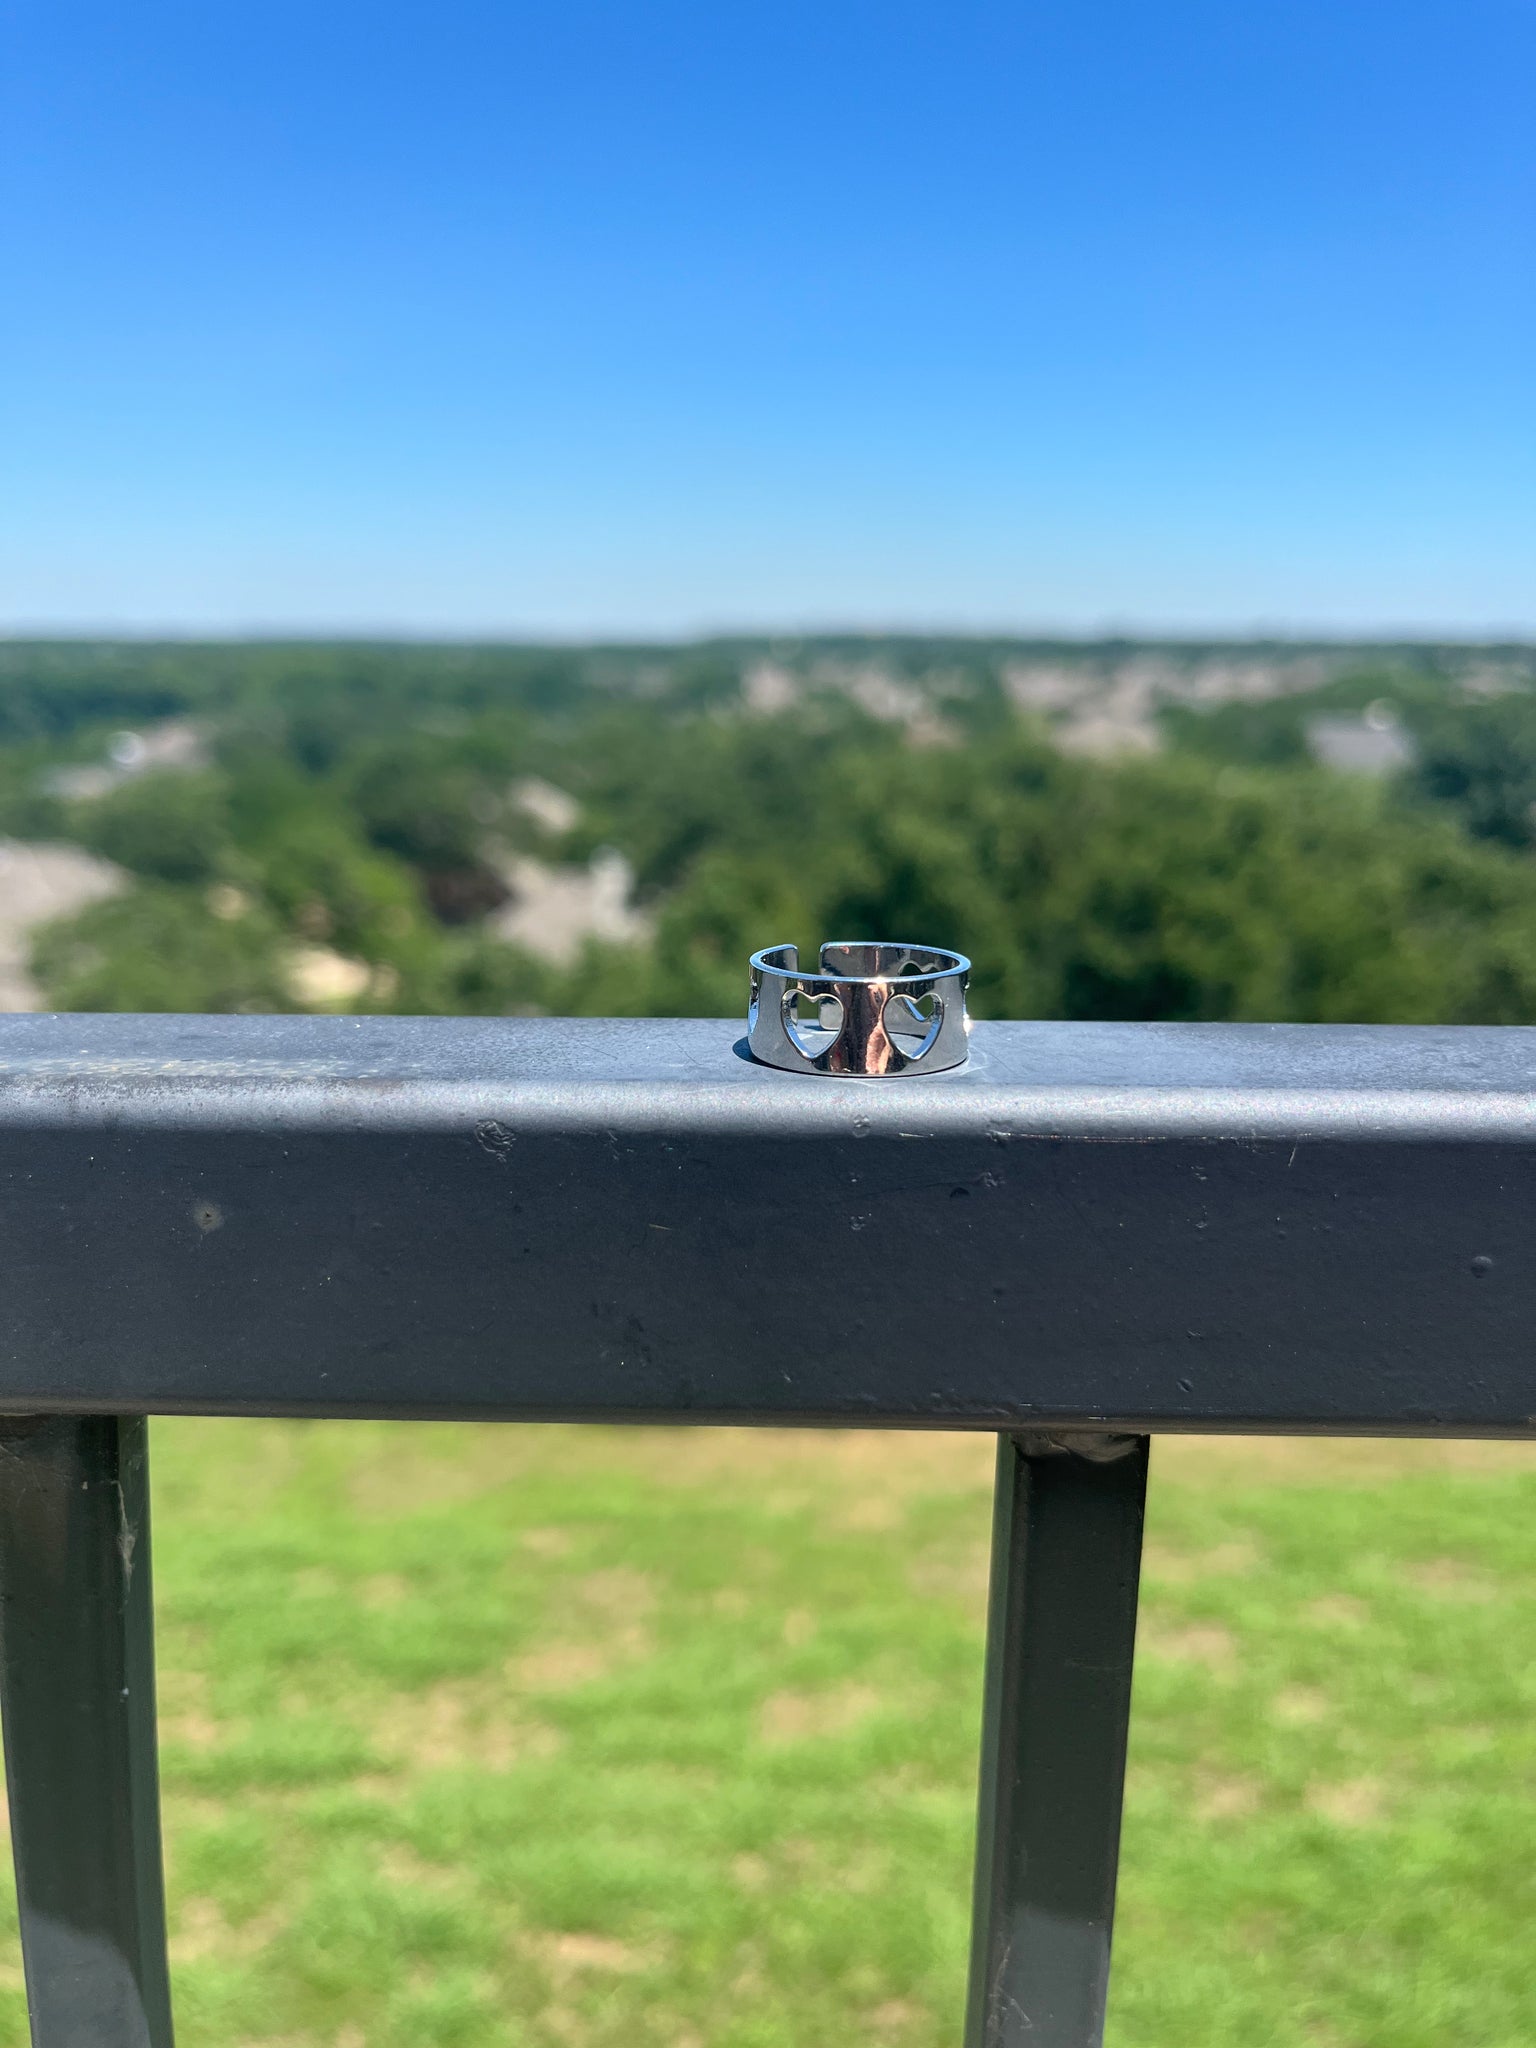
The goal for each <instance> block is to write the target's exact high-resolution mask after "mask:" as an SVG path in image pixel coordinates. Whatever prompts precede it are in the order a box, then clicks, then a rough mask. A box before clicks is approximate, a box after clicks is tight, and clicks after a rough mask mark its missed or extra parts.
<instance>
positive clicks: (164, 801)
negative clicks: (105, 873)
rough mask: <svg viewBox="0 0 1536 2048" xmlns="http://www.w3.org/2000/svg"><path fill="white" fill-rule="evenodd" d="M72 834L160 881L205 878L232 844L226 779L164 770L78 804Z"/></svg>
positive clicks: (109, 857)
mask: <svg viewBox="0 0 1536 2048" xmlns="http://www.w3.org/2000/svg"><path fill="white" fill-rule="evenodd" d="M70 824H71V828H72V836H73V837H74V838H76V839H78V840H79V841H80V843H81V844H82V845H83V846H88V847H90V849H91V850H92V852H94V853H99V854H103V855H105V857H106V858H107V859H108V860H114V861H116V862H117V863H118V864H119V865H120V866H122V867H125V868H130V869H132V871H133V872H134V873H135V874H139V875H148V876H150V877H152V878H153V879H154V880H156V881H161V882H204V881H208V880H209V879H211V877H212V876H214V875H215V874H217V873H218V872H219V869H220V868H221V866H222V865H223V864H224V862H225V859H226V856H227V854H228V852H229V849H230V828H229V810H228V802H227V795H226V791H225V788H224V784H223V782H222V780H221V779H220V778H219V777H217V776H212V775H186V774H176V773H172V772H171V771H169V770H165V769H162V770H161V771H160V772H159V773H157V774H152V775H143V776H140V777H138V778H137V779H136V780H134V781H132V782H127V783H124V784H123V786H122V787H121V788H120V789H115V790H113V791H112V793H111V794H110V795H109V796H103V797H98V798H96V799H95V800H94V801H92V802H89V803H81V804H78V805H76V806H75V807H74V810H73V813H72V814H71V818H70Z"/></svg>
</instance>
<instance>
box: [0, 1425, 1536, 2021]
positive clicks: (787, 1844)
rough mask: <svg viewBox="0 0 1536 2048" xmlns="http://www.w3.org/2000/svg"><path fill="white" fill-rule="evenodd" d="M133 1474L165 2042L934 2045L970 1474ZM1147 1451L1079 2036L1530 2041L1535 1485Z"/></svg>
mask: <svg viewBox="0 0 1536 2048" xmlns="http://www.w3.org/2000/svg"><path fill="white" fill-rule="evenodd" d="M153 1455H154V1463H155V1472H156V1497H155V1513H156V1517H157V1526H156V1556H155V1568H156V1574H157V1581H158V1602H159V1656H160V1667H161V1712H162V1724H163V1768H164V1780H165V1811H166V1824H167V1834H168V1844H167V1849H168V1862H169V1881H170V1894H171V1914H172V1927H173V1954H174V1957H175V1969H176V1979H175V1981H176V1996H177V2006H178V2020H179V2038H180V2041H181V2043H182V2044H183V2048H215V2044H217V2048H234V2044H241V2048H254V2044H257V2043H264V2044H271V2048H278V2044H281V2048H322V2044H324V2048H456V2044H461V2043H463V2044H474V2048H510V2044H514V2043H516V2044H519V2048H523V2044H526V2048H610V2044H611V2048H620V2044H623V2048H650V2044H655V2048H662V2044H665V2048H690V2044H691V2048H790V2044H793V2048H844V2044H850V2043H859V2044H863V2043H870V2044H874V2048H882V2044H889V2048H939V2044H945V2048H953V2044H955V2043H956V2042H957V2040H958V2029H959V2013H960V2007H961V2002H962V1985H963V1974H964V1957H965V1944H966V1918H967V1911H968V1893H969V1858H970V1838H971V1829H972V1801H973V1786H974V1771H975V1745H976V1732H977V1710H978V1696H979V1681H980V1659H981V1614H982V1605H983V1599H984V1591H985V1588H984V1578H985V1544H986V1535H987V1520H988V1500H987V1496H988V1487H989V1478H990V1459H989V1450H988V1447H987V1446H986V1445H985V1444H982V1443H977V1442H974V1441H965V1440H955V1439H945V1438H877V1437H873V1436H857V1435H847V1436H841V1435H840V1436H832V1437H824V1438H822V1437H786V1436H782V1435H776V1434H773V1435H770V1434H763V1435H749V1434H746V1433H727V1432H713V1431H711V1432H698V1433H692V1434H683V1433H675V1432H633V1433H620V1432H614V1431H587V1432H578V1431H573V1430H563V1429H544V1430H536V1429H518V1430H513V1429H489V1428H486V1429H478V1430H475V1429H467V1428H465V1429H461V1428H457V1427H451V1428H450V1427H447V1426H438V1427H412V1428H403V1427H398V1426H388V1425H382V1424H381V1425H374V1424H349V1425H319V1426H316V1425H300V1424H269V1423H199V1422H164V1423H159V1424H157V1425H156V1427H155V1432H154V1453H153ZM1153 1465H1154V1482H1153V1499H1152V1504H1151V1513H1150V1522H1149V1530H1148V1563H1147V1583H1146V1599H1145V1604H1144V1608H1143V1618H1142V1631H1141V1645H1140V1650H1139V1655H1138V1666H1137V1689H1136V1712H1135V1722H1134V1729H1133V1741H1132V1751H1133V1756H1132V1769H1131V1776H1130V1785H1129V1793H1128V1803H1127V1816H1126V1831H1125V1845H1124V1854H1125V1863H1124V1875H1123V1882H1122V1891H1121V1918H1120V1927H1119V1934H1118V1940H1117V1968H1116V1981H1115V1989H1114V1994H1113V2000H1112V2009H1111V2021H1110V2041H1111V2043H1112V2044H1113V2048H1153V2044H1156V2048H1203V2044H1227V2043H1231V2044H1233V2048H1238V2044H1241V2048H1318V2044H1322V2048H1516V2044H1520V2048H1526V2044H1528V2043H1529V2042H1530V2041H1531V2040H1532V2038H1533V2036H1536V1945H1533V1943H1532V1940H1531V1928H1532V1926H1533V1925H1536V1853H1533V1852H1536V1461H1533V1460H1532V1458H1531V1457H1530V1456H1528V1455H1525V1454H1523V1453H1517V1452H1512V1451H1496V1450H1489V1451H1481V1452H1480V1451H1478V1450H1477V1449H1475V1447H1469V1448H1462V1449H1458V1448H1457V1447H1444V1448H1442V1449H1435V1448H1433V1447H1424V1448H1422V1449H1420V1448H1415V1447H1406V1448H1404V1449H1402V1450H1391V1449H1375V1450H1373V1449H1369V1448H1349V1447H1343V1448H1339V1447H1334V1448H1329V1447H1323V1448H1321V1449H1319V1450H1309V1449H1306V1448H1305V1447H1295V1446H1281V1447H1269V1448H1266V1447H1259V1446H1251V1447H1245V1446H1241V1445H1238V1446H1188V1445H1178V1444H1167V1445H1160V1446H1158V1447H1157V1450H1156V1451H1155V1452H1154V1459H1153ZM7 1910H8V1912H10V1909H9V1907H8V1909H7ZM5 1938H6V1942H7V1944H8V1945H7V1947H6V1949H5V1951H4V1955H3V1958H0V2040H3V2041H4V2042H6V2043H17V2044H20V2043H22V2042H23V2041H24V2040H25V2038H26V2030H25V2017H24V1999H23V1996H22V1992H21V1989H20V1971H19V1966H18V1961H17V1951H16V1945H15V1927H14V1914H13V1912H12V1913H10V1919H9V1925H8V1932H7V1934H6V1937H5Z"/></svg>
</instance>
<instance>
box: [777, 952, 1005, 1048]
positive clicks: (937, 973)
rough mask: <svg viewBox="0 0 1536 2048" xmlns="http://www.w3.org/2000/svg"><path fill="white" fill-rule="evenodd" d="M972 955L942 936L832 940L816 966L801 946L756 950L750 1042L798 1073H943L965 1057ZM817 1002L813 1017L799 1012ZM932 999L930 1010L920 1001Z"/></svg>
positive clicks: (924, 1001)
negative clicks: (935, 941) (804, 960)
mask: <svg viewBox="0 0 1536 2048" xmlns="http://www.w3.org/2000/svg"><path fill="white" fill-rule="evenodd" d="M970 971H971V963H970V961H969V960H967V959H966V957H965V955H964V954H963V953H951V952H948V951H946V950H945V948H944V947H942V946H897V945H888V944H863V943H860V942H859V941H857V940H855V941H853V942H851V943H849V942H844V941H833V942H831V943H829V944H828V945H825V946H823V947H822V949H821V968H820V971H819V972H818V973H814V974H802V973H801V972H800V954H799V951H798V949H797V948H796V947H794V946H765V947H764V948H763V950H762V952H760V953H754V954H753V955H752V1007H751V1009H750V1010H749V1011H748V1013H747V1044H748V1046H749V1047H750V1048H751V1052H752V1056H753V1058H754V1059H759V1060H761V1061H762V1062H763V1064H764V1065H765V1066H769V1067H783V1068H785V1069H786V1070H787V1071H788V1072H789V1073H792V1074H857V1075H866V1076H870V1077H874V1076H882V1075H891V1074H939V1073H943V1072H944V1071H945V1069H946V1068H949V1067H959V1066H963V1065H964V1064H965V1061H966V1058H967V1056H968V1054H969V1051H970V1047H969V1044H968V1042H967V1037H966V1034H967V1032H968V1031H969V1029H970V1020H969V1019H968V1018H967V1016H966V1013H965V984H966V977H967V976H968V975H969V973H970ZM802 1002H804V1003H807V1004H810V1005H813V1006H814V1007H815V1011H816V1016H815V1020H814V1022H813V1021H812V1020H811V1019H809V1018H806V1017H802V1016H801V1014H800V1005H801V1003H802ZM925 1003H926V1004H927V1005H928V1006H929V1007H928V1009H927V1010H926V1011H925V1010H924V1009H923V1008H922V1005H924V1004H925Z"/></svg>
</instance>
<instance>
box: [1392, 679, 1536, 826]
mask: <svg viewBox="0 0 1536 2048" xmlns="http://www.w3.org/2000/svg"><path fill="white" fill-rule="evenodd" d="M1419 739H1420V752H1419V759H1418V763H1417V765H1416V766H1415V768H1414V769H1413V771H1412V775H1411V782H1410V786H1411V787H1412V788H1414V789H1416V790H1417V791H1418V792H1419V793H1420V794H1421V795H1423V796H1424V797H1426V798H1428V799H1429V800H1430V801H1431V802H1432V803H1441V804H1446V805H1448V806H1449V807H1450V808H1451V809H1452V810H1453V811H1454V812H1455V814H1456V815H1457V816H1458V817H1459V818H1460V819H1461V821H1462V823H1463V824H1464V825H1465V826H1466V828H1467V830H1468V831H1469V832H1471V833H1474V834H1475V835H1476V836H1477V837H1478V838H1479V839H1496V840H1499V841H1501V842H1502V843H1503V844H1504V845H1506V846H1517V847H1521V848H1525V847H1529V846H1530V845H1531V844H1532V843H1533V842H1536V697H1528V696H1509V697H1496V698H1495V699H1494V700H1493V701H1492V702H1491V703H1487V704H1462V705H1456V706H1451V707H1446V708H1444V709H1442V710H1441V711H1439V712H1438V713H1437V714H1436V715H1435V716H1434V717H1432V718H1428V719H1426V720H1424V722H1423V723H1422V725H1421V727H1420V732H1419Z"/></svg>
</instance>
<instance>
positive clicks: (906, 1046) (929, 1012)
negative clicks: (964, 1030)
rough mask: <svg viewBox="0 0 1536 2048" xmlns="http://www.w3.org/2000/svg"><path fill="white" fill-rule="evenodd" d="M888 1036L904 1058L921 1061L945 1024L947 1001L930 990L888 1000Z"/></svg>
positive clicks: (886, 1027) (886, 1014)
mask: <svg viewBox="0 0 1536 2048" xmlns="http://www.w3.org/2000/svg"><path fill="white" fill-rule="evenodd" d="M882 1021H883V1022H884V1025H885V1035H886V1037H887V1038H888V1039H889V1040H890V1041H891V1044H892V1045H893V1046H894V1047H895V1048H896V1050H897V1052H899V1053H900V1054H901V1056H902V1058H903V1059H906V1060H920V1059H921V1058H922V1056H923V1054H924V1053H925V1052H927V1051H928V1049H929V1047H930V1046H931V1045H932V1044H933V1042H934V1040H935V1039H936V1038H937V1037H938V1035H939V1032H940V1030H941V1028H942V1027H943V1023H944V998H943V997H942V996H941V995H939V994H938V992H937V991H936V990H933V989H929V990H928V991H927V992H926V993H925V994H923V995H920V996H909V995H904V994H902V993H900V992H899V991H898V992H897V993H895V994H893V995H889V996H887V997H886V999H885V1011H884V1016H883V1020H882Z"/></svg>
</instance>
